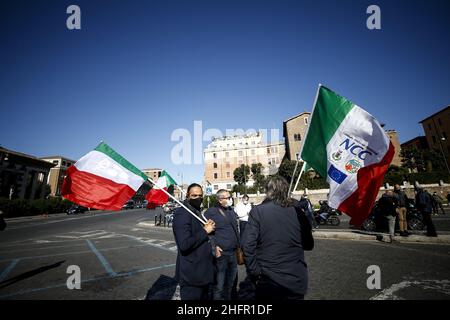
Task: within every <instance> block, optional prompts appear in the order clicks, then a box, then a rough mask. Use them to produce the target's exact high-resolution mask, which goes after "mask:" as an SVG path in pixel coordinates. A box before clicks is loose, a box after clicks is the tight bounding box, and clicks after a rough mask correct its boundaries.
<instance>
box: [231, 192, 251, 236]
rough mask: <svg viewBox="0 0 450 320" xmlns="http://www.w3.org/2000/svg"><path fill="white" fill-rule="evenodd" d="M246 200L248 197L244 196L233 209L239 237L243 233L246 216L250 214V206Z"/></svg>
mask: <svg viewBox="0 0 450 320" xmlns="http://www.w3.org/2000/svg"><path fill="white" fill-rule="evenodd" d="M248 200H249V198H248V195H246V194H244V196H243V197H242V201H241V202H239V203H238V204H237V205H236V206H235V207H234V211H235V212H236V214H237V216H238V219H239V233H240V235H241V236H242V234H243V233H244V230H245V225H246V224H247V222H248V214H249V213H250V210H252V205H251V204H250V203H249V201H248Z"/></svg>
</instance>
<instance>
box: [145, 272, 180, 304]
mask: <svg viewBox="0 0 450 320" xmlns="http://www.w3.org/2000/svg"><path fill="white" fill-rule="evenodd" d="M177 285H178V282H177V281H176V280H175V279H174V278H171V277H168V276H165V275H160V276H159V278H158V280H156V281H155V283H154V284H153V286H152V287H151V288H150V289H149V290H148V291H147V295H146V297H145V300H172V297H173V296H174V294H175V291H176V290H177Z"/></svg>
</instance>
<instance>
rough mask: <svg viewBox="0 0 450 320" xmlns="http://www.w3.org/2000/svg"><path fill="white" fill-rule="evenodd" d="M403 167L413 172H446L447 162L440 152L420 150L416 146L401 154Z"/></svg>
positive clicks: (402, 151)
mask: <svg viewBox="0 0 450 320" xmlns="http://www.w3.org/2000/svg"><path fill="white" fill-rule="evenodd" d="M400 156H401V157H402V166H403V167H405V168H407V169H409V170H411V172H416V171H417V172H425V171H427V172H433V171H441V170H445V162H444V159H443V157H442V154H441V153H440V152H439V150H435V149H432V150H419V149H417V148H416V147H415V146H412V147H409V148H403V149H402V150H401V152H400Z"/></svg>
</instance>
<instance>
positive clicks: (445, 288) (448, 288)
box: [370, 280, 450, 300]
mask: <svg viewBox="0 0 450 320" xmlns="http://www.w3.org/2000/svg"><path fill="white" fill-rule="evenodd" d="M411 286H418V287H419V288H422V289H425V290H430V289H431V290H435V291H439V292H441V293H443V294H446V295H448V296H450V280H418V281H402V282H400V283H394V284H393V285H391V286H390V287H389V288H386V289H384V290H383V291H381V292H380V293H379V294H377V295H375V296H373V297H372V298H370V300H404V299H403V298H402V297H400V296H398V294H396V292H397V291H400V290H402V289H405V288H408V287H411Z"/></svg>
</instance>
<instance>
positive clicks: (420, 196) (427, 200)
mask: <svg viewBox="0 0 450 320" xmlns="http://www.w3.org/2000/svg"><path fill="white" fill-rule="evenodd" d="M432 201H433V199H432V198H431V195H430V194H429V193H428V192H427V191H425V190H423V189H422V188H417V190H416V206H417V209H418V210H419V211H420V213H422V216H423V223H424V224H425V225H426V227H427V236H428V237H437V233H436V228H435V227H434V224H433V221H432V220H431V212H432Z"/></svg>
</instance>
